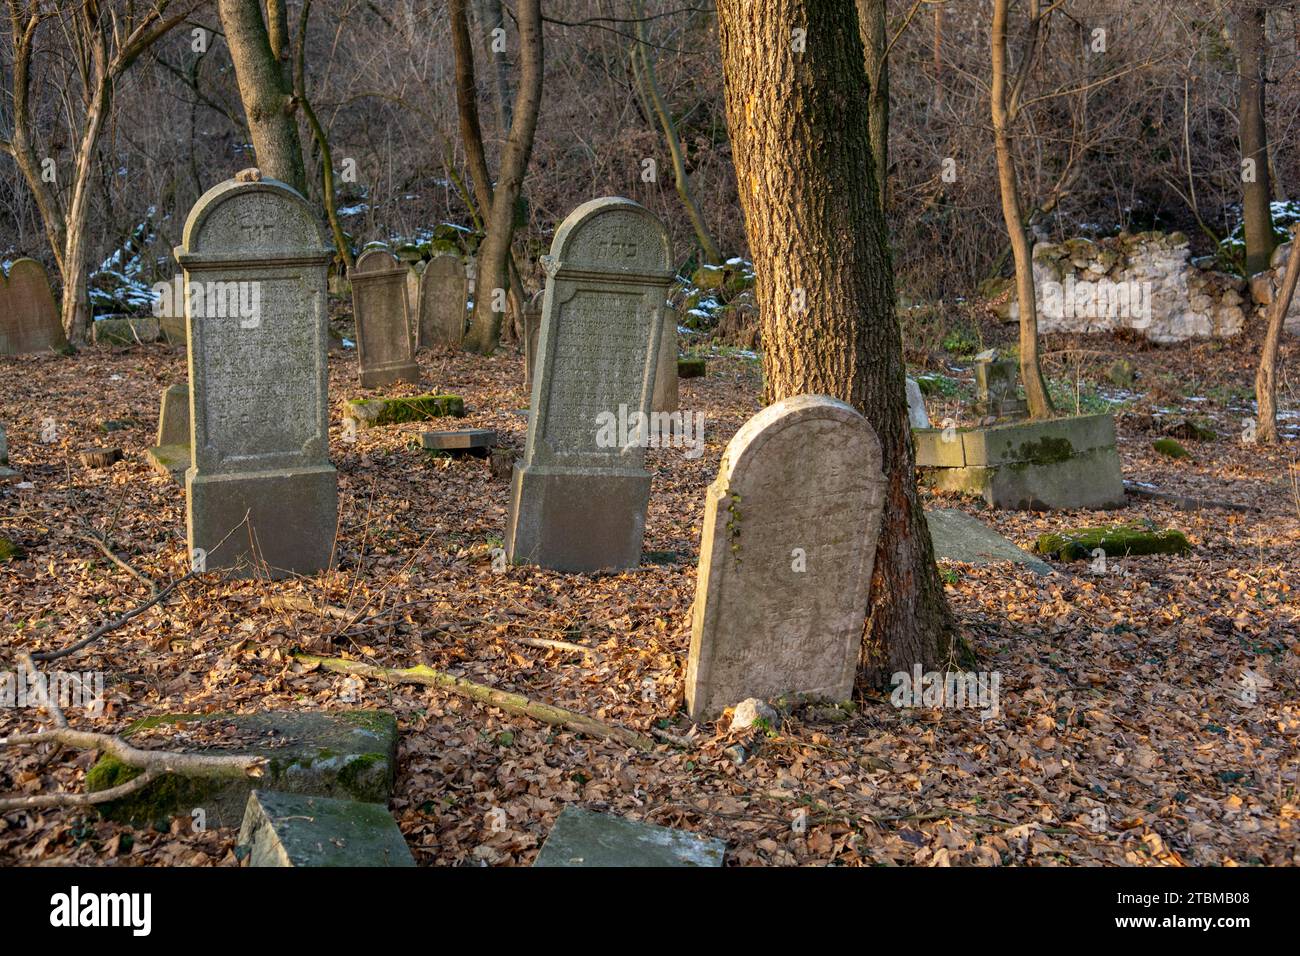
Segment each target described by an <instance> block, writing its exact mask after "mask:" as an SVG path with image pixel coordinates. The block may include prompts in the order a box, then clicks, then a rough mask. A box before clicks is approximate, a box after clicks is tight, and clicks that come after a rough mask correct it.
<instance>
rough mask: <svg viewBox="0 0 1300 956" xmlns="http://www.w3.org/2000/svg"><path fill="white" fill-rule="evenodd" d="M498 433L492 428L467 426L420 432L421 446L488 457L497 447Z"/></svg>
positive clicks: (427, 449)
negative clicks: (441, 430)
mask: <svg viewBox="0 0 1300 956" xmlns="http://www.w3.org/2000/svg"><path fill="white" fill-rule="evenodd" d="M496 443H497V433H496V432H495V431H493V430H492V429H490V428H465V429H462V430H460V431H447V432H420V447H421V448H424V449H425V450H426V451H441V452H447V453H449V454H452V455H477V456H478V457H480V458H486V457H487V456H488V454H489V453H490V452H491V450H492V449H493V448H494V447H496Z"/></svg>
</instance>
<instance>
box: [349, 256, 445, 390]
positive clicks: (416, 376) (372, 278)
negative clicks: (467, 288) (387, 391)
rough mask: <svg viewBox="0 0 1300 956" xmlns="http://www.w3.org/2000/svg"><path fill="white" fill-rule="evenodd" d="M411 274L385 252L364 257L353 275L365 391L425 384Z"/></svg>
mask: <svg viewBox="0 0 1300 956" xmlns="http://www.w3.org/2000/svg"><path fill="white" fill-rule="evenodd" d="M406 271H407V270H406V266H404V265H402V264H401V263H400V262H398V261H397V258H396V257H395V256H394V255H393V254H392V253H391V252H388V251H387V250H385V249H371V250H369V251H368V252H363V253H362V254H361V257H360V258H359V259H357V264H356V267H355V268H354V269H353V270H352V273H351V279H352V314H353V317H354V318H355V319H356V324H357V364H358V367H359V369H360V374H361V385H362V387H363V388H377V387H378V386H380V385H391V384H392V383H393V382H419V381H420V367H419V366H418V365H417V364H416V363H415V331H414V329H413V327H412V323H411V313H410V307H409V305H408V303H407V301H406ZM425 271H426V272H427V271H428V270H427V269H426V270H425Z"/></svg>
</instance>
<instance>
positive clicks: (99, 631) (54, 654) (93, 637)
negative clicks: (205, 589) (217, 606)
mask: <svg viewBox="0 0 1300 956" xmlns="http://www.w3.org/2000/svg"><path fill="white" fill-rule="evenodd" d="M197 573H198V572H197V571H189V572H187V573H186V574H184V575H182V576H181V577H179V578H177V579H176V580H175V581H172V582H171V583H170V584H168V585H167V586H166V587H165V588H163V589H162V590H161V591H156V592H155V593H154V595H153V597H151V598H149V600H147V601H145V602H144V603H143V604H140V605H137V606H136V607H133V608H132V609H131V610H129V611H127V612H126V613H125V614H123V615H122V616H121V617H115V618H113V619H112V620H111V621H105V622H104V623H103V624H101V625H99V627H97V628H95V629H94V630H93V631H91V632H90V634H89V636H87V637H85V638H83V639H82V640H80V641H77V643H75V644H69V645H68V646H67V647H64V648H60V649H59V650H57V651H42V652H41V653H39V654H33V655H32V660H34V661H54V660H58V659H59V658H60V657H67V656H68V655H69V654H75V653H76V652H77V651H79V650H81V649H82V648H84V647H88V646H90V645H91V644H93V643H95V641H97V640H99V639H100V638H101V637H103V636H104V635H105V634H107V633H108V632H109V631H115V630H117V629H118V628H119V627H121V626H122V625H123V624H125V623H126V622H127V621H129V620H131V618H133V617H135V616H136V615H139V614H143V613H144V612H145V611H147V610H149V608H151V607H153V606H154V605H155V604H157V603H158V602H159V601H161V600H162V599H163V598H165V597H166V596H167V595H169V594H171V593H172V591H174V590H176V588H177V587H179V586H180V585H182V584H184V583H185V582H186V581H188V580H189V579H190V578H192V577H194V576H195V575H196V574H197Z"/></svg>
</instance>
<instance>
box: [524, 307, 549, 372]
mask: <svg viewBox="0 0 1300 956" xmlns="http://www.w3.org/2000/svg"><path fill="white" fill-rule="evenodd" d="M545 295H546V290H544V289H539V290H538V291H537V292H534V293H533V297H532V298H531V299H529V300H528V304H527V305H526V306H524V388H526V389H528V390H529V391H530V392H531V391H532V388H533V370H534V368H535V367H536V365H537V344H538V341H539V339H540V337H541V332H542V297H543V296H545Z"/></svg>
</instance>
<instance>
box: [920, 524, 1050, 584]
mask: <svg viewBox="0 0 1300 956" xmlns="http://www.w3.org/2000/svg"><path fill="white" fill-rule="evenodd" d="M925 523H926V524H927V525H928V526H929V528H930V540H931V541H932V542H933V544H934V556H935V557H936V558H937V559H939V560H940V561H943V560H948V561H963V562H965V563H966V564H996V563H999V562H1002V561H1010V562H1011V563H1012V564H1020V565H1024V566H1025V567H1027V568H1029V570H1031V571H1033V572H1034V573H1035V574H1051V573H1052V566H1051V565H1050V564H1048V563H1047V562H1046V561H1041V560H1039V559H1038V558H1036V557H1034V556H1033V555H1032V554H1028V553H1026V552H1024V551H1022V550H1020V548H1018V547H1016V546H1015V544H1013V543H1012V542H1010V541H1008V540H1007V539H1006V538H1004V537H1002V535H1000V534H998V533H997V532H996V531H994V530H993V529H992V528H990V527H989V526H988V525H986V524H984V522H982V521H980V520H979V519H978V518H972V517H971V516H970V515H968V514H966V512H964V511H958V510H957V509H956V508H931V509H927V510H926V512H925Z"/></svg>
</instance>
